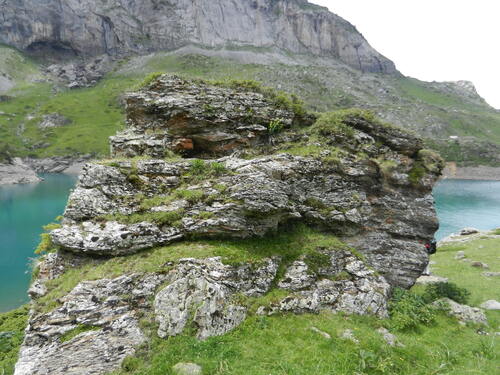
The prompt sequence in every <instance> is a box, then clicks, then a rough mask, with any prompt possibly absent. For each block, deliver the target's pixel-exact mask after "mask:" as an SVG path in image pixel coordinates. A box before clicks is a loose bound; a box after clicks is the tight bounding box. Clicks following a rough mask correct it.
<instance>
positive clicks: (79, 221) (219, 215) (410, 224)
mask: <svg viewBox="0 0 500 375" xmlns="http://www.w3.org/2000/svg"><path fill="white" fill-rule="evenodd" d="M217 90H220V91H219V92H218V93H219V95H220V96H216V95H213V94H214V91H217ZM204 97H206V98H207V103H208V104H207V106H205V107H203V106H201V104H200V100H201V98H204ZM221 98H222V99H223V100H221ZM249 98H250V99H249ZM272 100H273V99H272V98H271V99H269V98H267V97H266V96H265V95H263V94H259V93H248V92H246V91H244V90H243V91H240V92H238V91H237V90H234V89H223V88H213V87H212V88H210V87H206V86H204V89H202V88H201V86H200V84H196V83H193V82H191V81H184V80H182V79H179V78H175V77H173V78H171V77H168V76H163V77H162V78H160V79H159V80H158V81H157V82H154V83H152V84H151V85H150V86H149V87H148V88H146V89H145V90H143V91H141V92H139V93H137V94H133V95H131V96H130V97H129V101H128V108H127V113H128V114H129V118H128V123H129V125H130V128H129V129H128V130H127V131H125V132H124V133H122V134H121V135H120V136H118V137H114V138H112V144H113V150H114V152H115V153H116V154H117V156H120V157H122V156H124V155H125V156H128V157H132V156H138V155H152V156H154V157H159V156H162V155H163V154H165V152H166V151H169V150H170V151H171V150H177V149H178V148H179V144H182V145H185V144H188V145H189V148H188V150H187V151H189V152H192V153H195V154H201V155H204V156H207V155H212V157H215V159H213V160H211V161H207V160H179V161H165V160H160V159H148V158H146V159H139V160H120V159H117V160H116V161H113V162H108V163H94V164H89V165H87V166H86V167H85V169H84V172H83V174H82V176H81V177H80V181H79V183H78V185H77V187H76V189H75V191H74V192H73V193H72V195H71V197H70V199H69V203H68V206H67V208H66V212H65V221H64V225H63V227H62V228H61V229H57V230H55V231H53V232H52V234H51V236H52V240H53V241H54V243H55V244H57V245H58V246H61V247H62V248H64V249H67V250H71V251H75V252H80V253H86V254H94V255H123V254H130V253H134V252H137V251H138V250H141V249H146V248H151V247H154V246H158V245H163V244H168V243H171V242H173V241H178V240H180V239H182V238H185V237H192V236H204V237H233V238H235V237H236V238H248V237H252V236H263V235H265V234H266V233H269V232H271V231H275V230H277V229H278V228H279V226H280V225H283V224H286V223H289V222H294V221H304V222H306V223H309V224H310V225H314V226H317V227H320V228H322V229H325V230H328V231H331V232H333V233H335V234H337V235H338V236H340V237H342V238H345V239H346V240H347V241H348V242H350V243H352V244H353V245H354V246H355V247H356V248H357V249H358V250H359V251H361V252H362V253H364V254H365V255H366V256H367V258H368V259H369V261H370V263H371V264H372V265H373V266H374V267H376V268H377V270H379V271H380V272H382V273H383V274H384V275H385V276H386V278H387V279H388V280H390V281H391V283H393V284H394V285H398V286H402V287H408V286H410V285H412V284H413V283H414V281H415V279H416V278H417V277H418V276H419V275H420V273H421V271H422V270H423V268H424V267H425V265H426V263H427V254H426V251H425V248H424V246H423V243H424V242H425V241H428V240H429V239H431V238H432V237H433V235H434V232H435V231H436V230H437V227H438V223H437V219H436V216H435V212H434V208H433V199H432V196H431V191H432V186H433V183H434V182H435V180H436V179H437V177H438V175H439V173H440V169H441V167H442V166H441V165H440V163H441V162H440V160H438V159H436V158H435V157H434V156H433V154H432V153H430V152H427V151H425V150H421V148H422V143H421V141H420V140H419V139H418V138H415V137H413V136H411V135H409V134H407V133H405V132H403V131H401V130H399V129H397V128H393V127H389V126H386V125H383V124H381V123H378V122H376V121H371V120H369V119H366V118H363V117H362V116H357V115H355V114H354V115H348V116H346V117H345V118H344V119H343V121H344V122H345V124H344V125H343V127H340V128H338V129H340V131H342V129H344V128H345V129H344V130H343V131H345V134H340V133H337V134H335V131H338V129H337V128H336V126H338V125H336V124H335V123H332V124H331V127H332V129H331V131H332V132H333V133H332V134H328V133H329V132H330V130H329V129H328V128H327V129H316V128H319V126H316V125H315V126H304V128H303V129H309V131H310V132H311V135H306V134H301V133H303V132H302V131H297V130H295V129H294V128H293V127H292V126H291V125H292V123H293V122H294V121H295V122H300V121H304V122H303V124H305V125H307V124H308V122H307V120H303V119H302V117H299V116H297V115H296V114H295V113H294V112H293V111H292V110H291V109H287V108H286V107H285V108H279V107H276V104H274V107H273V101H272ZM213 101H217V106H212V105H211V104H210V103H213ZM252 104H255V105H256V107H255V109H254V111H253V112H252V113H253V114H255V117H254V116H253V115H251V116H247V115H246V114H247V113H248V108H251V105H252ZM207 108H208V109H207ZM271 108H274V109H272V110H271ZM302 116H304V115H302ZM305 117H307V116H305ZM277 123H279V124H280V127H282V128H283V131H281V132H280V133H278V134H273V133H272V132H271V130H272V129H271V128H270V127H271V126H272V124H277ZM297 126H298V125H297ZM327 127H328V126H327ZM287 128H288V129H290V130H288V131H287V130H286V129H287ZM336 129H337V130H336ZM306 132H307V131H306ZM314 132H319V133H318V134H320V138H318V140H317V141H314V142H311V139H312V138H313V137H314V134H313V133H314ZM152 137H154V139H152ZM293 139H294V141H291V140H293ZM304 142H305V144H307V145H308V147H310V148H311V149H313V150H314V151H313V152H312V153H313V154H314V152H317V155H316V157H311V156H313V155H310V156H307V153H306V156H296V155H292V154H290V153H286V147H288V146H290V145H294V144H296V145H302V144H304ZM283 147H285V149H283ZM235 150H238V151H239V152H240V153H245V152H247V153H250V154H251V153H254V154H257V156H256V157H254V158H251V159H248V158H242V157H241V156H240V157H238V156H236V155H230V156H226V157H224V155H227V154H228V152H232V151H233V152H234V151H235ZM259 150H260V151H259ZM280 150H284V152H279V151H280ZM242 156H244V155H242ZM218 157H219V158H218Z"/></svg>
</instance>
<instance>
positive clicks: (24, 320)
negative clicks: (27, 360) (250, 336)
mask: <svg viewBox="0 0 500 375" xmlns="http://www.w3.org/2000/svg"><path fill="white" fill-rule="evenodd" d="M28 313H29V306H27V305H25V306H22V307H20V308H18V309H16V310H13V311H10V312H8V313H2V314H0V374H4V375H11V374H13V373H14V366H15V364H16V362H17V356H18V353H19V348H20V347H21V344H22V342H23V338H24V329H25V328H26V325H27V324H28Z"/></svg>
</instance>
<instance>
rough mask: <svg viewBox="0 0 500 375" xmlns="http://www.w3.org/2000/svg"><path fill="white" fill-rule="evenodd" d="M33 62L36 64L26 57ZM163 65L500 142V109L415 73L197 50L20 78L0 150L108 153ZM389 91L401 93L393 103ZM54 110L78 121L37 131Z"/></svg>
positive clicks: (3, 105)
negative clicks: (136, 92)
mask: <svg viewBox="0 0 500 375" xmlns="http://www.w3.org/2000/svg"><path fill="white" fill-rule="evenodd" d="M26 61H27V60H26ZM28 63H29V64H28ZM27 64H28V65H29V66H30V67H31V66H32V63H30V62H28V61H27ZM30 69H31V68H30ZM157 71H159V72H169V73H176V74H181V75H185V76H189V77H200V78H209V79H224V78H232V79H256V80H258V81H261V82H263V83H264V84H265V85H269V86H272V87H277V88H279V89H283V90H286V91H290V92H293V93H296V94H298V95H299V96H300V97H301V98H303V99H304V100H305V102H306V103H307V104H308V105H309V107H310V109H312V110H318V111H325V110H332V109H341V108H347V107H352V106H362V107H368V108H370V109H373V110H374V111H376V112H379V113H384V112H386V111H396V112H397V111H399V112H400V113H399V114H397V115H396V119H395V122H397V118H402V117H401V116H404V117H405V119H404V122H403V125H405V126H414V127H415V128H417V129H418V130H419V131H420V132H423V133H424V134H425V133H426V132H427V130H426V129H427V127H428V126H431V125H432V124H433V123H435V122H438V123H444V124H445V125H446V126H444V127H443V130H442V131H441V133H442V134H440V137H442V138H446V137H447V136H448V135H460V136H468V135H474V136H476V137H478V138H479V139H482V140H488V141H490V142H493V143H496V144H500V113H498V112H495V111H493V110H491V108H489V107H487V106H486V105H484V104H481V103H475V102H473V101H464V99H463V98H461V97H458V96H457V95H455V94H452V93H445V92H443V91H442V90H439V89H436V88H434V87H432V85H431V84H426V83H423V82H420V81H418V80H415V79H411V78H393V77H386V76H377V75H374V76H370V79H369V80H364V78H363V77H364V76H361V75H359V73H358V75H356V73H353V72H350V71H347V70H346V71H343V70H335V69H329V68H321V67H307V68H305V67H303V66H286V67H285V66H280V65H274V66H263V65H256V64H238V63H236V62H234V61H231V60H224V59H219V58H208V57H204V56H197V55H194V56H187V57H186V56H171V55H170V56H169V55H165V54H158V55H155V56H154V57H152V58H138V59H133V60H131V61H130V62H123V63H122V66H121V67H118V68H117V69H116V71H115V72H112V73H110V74H108V75H107V76H106V77H105V79H103V80H102V81H101V82H100V83H99V84H98V85H97V86H96V87H93V88H89V89H77V90H63V91H62V92H59V93H53V92H52V88H51V87H50V86H49V85H48V84H43V83H38V84H31V85H27V84H22V85H20V87H19V88H17V89H14V90H13V91H11V92H10V93H9V95H11V96H13V99H12V100H11V101H8V102H0V112H5V113H6V114H4V115H0V151H1V149H2V146H3V145H5V144H8V145H10V147H13V148H14V149H15V154H17V155H22V156H27V155H31V156H36V157H47V156H52V155H71V154H75V153H94V154H96V155H97V156H105V155H107V154H108V144H107V138H108V136H110V135H113V134H114V133H115V132H116V131H117V130H118V129H120V128H121V127H123V123H124V116H123V109H122V107H123V106H122V104H121V103H120V97H121V95H122V94H123V93H124V92H126V91H127V90H131V89H133V88H134V87H136V86H137V84H138V83H139V82H141V81H142V79H143V77H144V76H145V75H146V74H148V73H151V72H157ZM347 87H349V88H347ZM379 87H386V88H387V90H388V91H389V92H390V95H389V96H388V97H385V96H383V95H378V92H377V90H378V89H379ZM391 98H400V99H395V100H396V102H394V101H393V99H391ZM396 107H397V108H399V109H397V110H396V109H395V108H396ZM54 112H58V113H61V114H63V115H64V116H66V117H68V118H69V119H71V120H72V123H71V124H70V125H68V126H65V127H62V128H57V129H51V130H44V131H41V130H39V129H38V128H37V126H36V124H38V123H39V122H40V119H41V117H42V116H43V115H44V114H48V113H54ZM422 113H424V114H422ZM425 114H429V115H430V116H428V115H425ZM398 116H399V117H398ZM47 144H49V145H48V146H47ZM436 147H439V148H440V149H441V150H442V151H443V150H444V151H445V154H446V156H448V158H449V159H450V160H457V161H462V160H461V159H463V158H464V155H463V154H464V153H463V152H462V154H460V151H461V149H460V148H459V150H458V152H457V150H456V148H457V146H456V145H455V144H454V143H449V144H448V143H446V147H444V148H443V144H441V145H438V146H436ZM465 157H466V158H467V159H469V160H472V161H474V162H476V163H481V162H483V163H484V162H487V160H483V159H484V158H483V159H482V158H481V156H476V155H469V153H467V154H466V156H465Z"/></svg>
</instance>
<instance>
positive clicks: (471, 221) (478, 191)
mask: <svg viewBox="0 0 500 375" xmlns="http://www.w3.org/2000/svg"><path fill="white" fill-rule="evenodd" d="M433 195H434V199H435V201H436V210H437V214H438V218H439V225H440V227H439V231H438V232H437V233H436V238H437V239H438V240H440V239H442V238H443V237H446V236H448V235H450V234H452V233H455V232H457V231H458V230H460V229H462V228H465V227H474V228H477V229H483V230H488V229H495V228H499V227H500V181H471V180H443V181H440V182H439V183H438V184H437V185H436V187H435V188H434V192H433Z"/></svg>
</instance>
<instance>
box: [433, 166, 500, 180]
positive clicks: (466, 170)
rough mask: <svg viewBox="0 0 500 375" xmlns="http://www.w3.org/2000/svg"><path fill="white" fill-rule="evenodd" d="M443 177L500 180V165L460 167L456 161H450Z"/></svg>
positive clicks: (444, 178)
mask: <svg viewBox="0 0 500 375" xmlns="http://www.w3.org/2000/svg"><path fill="white" fill-rule="evenodd" d="M441 179H443V180H480V181H500V167H489V166H486V165H479V166H477V167H458V166H457V165H456V163H454V162H449V163H446V167H445V168H444V170H443V175H442V177H441Z"/></svg>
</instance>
